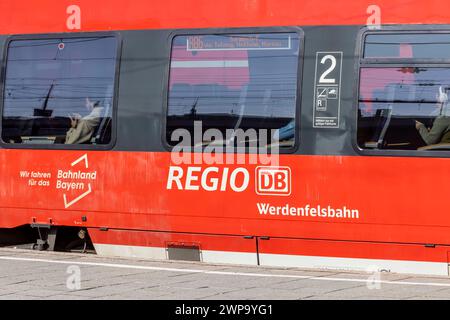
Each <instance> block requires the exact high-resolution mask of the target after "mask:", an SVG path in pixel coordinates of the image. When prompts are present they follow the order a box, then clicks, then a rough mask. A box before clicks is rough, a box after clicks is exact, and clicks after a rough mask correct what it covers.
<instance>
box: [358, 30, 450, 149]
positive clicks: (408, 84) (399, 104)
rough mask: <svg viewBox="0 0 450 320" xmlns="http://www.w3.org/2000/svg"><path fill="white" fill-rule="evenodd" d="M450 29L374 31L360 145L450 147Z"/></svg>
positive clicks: (363, 87) (368, 42)
mask: <svg viewBox="0 0 450 320" xmlns="http://www.w3.org/2000/svg"><path fill="white" fill-rule="evenodd" d="M449 60H450V34H438V33H436V34H433V33H431V34H419V33H417V34H416V33H405V34H401V33H399V34H383V33H380V34H369V35H367V36H366V37H365V44H364V55H363V59H362V61H361V67H360V88H359V114H358V145H359V146H360V148H363V149H387V150H430V151H431V150H450V64H447V63H446V61H449Z"/></svg>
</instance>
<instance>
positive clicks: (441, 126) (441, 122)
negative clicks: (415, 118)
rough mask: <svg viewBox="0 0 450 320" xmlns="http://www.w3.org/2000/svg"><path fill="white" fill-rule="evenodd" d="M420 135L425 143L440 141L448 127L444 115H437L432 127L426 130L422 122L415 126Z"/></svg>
mask: <svg viewBox="0 0 450 320" xmlns="http://www.w3.org/2000/svg"><path fill="white" fill-rule="evenodd" d="M417 128H418V130H419V133H420V136H421V137H422V139H423V140H424V141H425V143H426V144H427V145H430V144H436V143H439V142H440V141H441V138H442V135H443V133H444V132H445V130H447V128H448V121H446V119H445V118H444V117H437V118H436V120H435V121H434V123H433V127H432V128H431V129H430V130H428V129H427V128H426V127H425V125H424V124H423V123H419V124H418V126H417Z"/></svg>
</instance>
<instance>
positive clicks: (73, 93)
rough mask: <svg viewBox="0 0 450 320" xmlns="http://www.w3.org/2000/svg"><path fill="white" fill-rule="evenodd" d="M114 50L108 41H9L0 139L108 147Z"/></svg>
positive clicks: (113, 46)
mask: <svg viewBox="0 0 450 320" xmlns="http://www.w3.org/2000/svg"><path fill="white" fill-rule="evenodd" d="M116 48H117V41H116V39H115V38H113V37H95V38H94V37H91V38H67V39H65V38H60V39H45V40H14V41H12V42H10V44H9V47H8V60H7V68H6V81H5V97H4V110H3V120H2V139H3V141H4V142H7V143H25V144H107V143H109V141H110V139H111V121H112V102H113V101H112V99H113V87H114V77H115V64H116Z"/></svg>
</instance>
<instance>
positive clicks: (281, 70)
mask: <svg viewBox="0 0 450 320" xmlns="http://www.w3.org/2000/svg"><path fill="white" fill-rule="evenodd" d="M299 50H300V39H299V35H298V34H296V33H261V34H221V35H196V36H176V37H175V38H174V39H173V43H172V57H171V64H170V84H169V86H170V88H169V97H168V114H167V127H166V128H167V130H166V139H167V141H168V142H169V144H170V145H176V144H177V143H178V140H177V139H172V138H173V136H172V134H173V133H174V132H175V131H176V130H177V129H183V130H187V131H188V132H189V133H190V134H191V137H192V145H196V146H197V145H202V146H205V145H208V144H210V143H212V142H213V141H214V144H215V145H217V144H219V145H228V144H229V143H230V142H231V141H233V143H239V142H242V141H237V138H236V135H233V134H231V135H230V134H227V132H228V133H229V132H230V131H232V132H235V131H237V129H240V130H241V132H242V131H243V132H246V130H252V129H253V130H252V132H254V134H255V136H254V141H255V140H256V141H258V143H259V146H261V145H264V146H273V145H274V144H276V145H277V146H278V147H281V148H290V147H291V148H292V147H293V146H294V144H295V139H296V138H295V137H296V132H295V127H296V125H295V114H296V98H297V97H296V95H297V78H298V73H297V72H298V71H297V69H298V58H299ZM198 123H200V125H201V130H202V132H203V133H205V132H206V131H207V130H208V129H215V132H216V133H220V135H219V136H221V137H222V139H217V136H215V137H214V139H212V138H208V136H209V135H208V134H204V135H203V134H202V135H201V136H202V139H201V141H197V140H195V139H194V127H195V125H197V124H198ZM263 131H264V132H265V134H264V136H263V134H262V133H261V132H263ZM174 136H175V135H174ZM233 139H234V140H233ZM246 141H247V142H248V141H249V140H246ZM244 143H245V142H244Z"/></svg>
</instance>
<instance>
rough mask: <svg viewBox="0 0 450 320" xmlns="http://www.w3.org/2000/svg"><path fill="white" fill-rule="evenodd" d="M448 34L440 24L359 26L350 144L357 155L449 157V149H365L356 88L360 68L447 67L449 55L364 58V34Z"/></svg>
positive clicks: (449, 63)
mask: <svg viewBox="0 0 450 320" xmlns="http://www.w3.org/2000/svg"><path fill="white" fill-rule="evenodd" d="M430 33H431V34H435V33H436V34H449V35H450V26H442V25H423V26H419V25H398V26H382V27H381V29H379V30H373V29H370V28H368V27H364V28H362V29H361V30H360V32H359V34H358V38H357V44H356V52H355V57H356V59H355V60H356V64H355V69H354V71H355V78H356V82H355V86H354V117H355V118H354V121H353V125H354V128H353V134H352V145H353V149H354V150H355V151H356V153H357V154H359V155H364V156H382V157H383V156H384V157H410V158H411V157H419V158H450V150H448V151H446V150H433V151H431V150H387V149H379V150H377V149H364V148H361V147H360V146H359V144H358V122H359V117H358V111H359V93H360V92H359V91H360V85H361V84H360V81H361V79H360V78H361V68H388V67H390V68H398V67H424V68H433V67H434V68H443V67H445V68H450V57H449V58H448V59H419V58H400V59H397V58H364V49H365V40H366V37H367V35H373V34H430Z"/></svg>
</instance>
